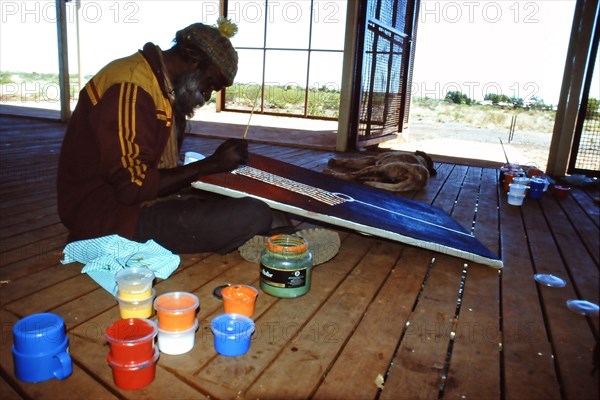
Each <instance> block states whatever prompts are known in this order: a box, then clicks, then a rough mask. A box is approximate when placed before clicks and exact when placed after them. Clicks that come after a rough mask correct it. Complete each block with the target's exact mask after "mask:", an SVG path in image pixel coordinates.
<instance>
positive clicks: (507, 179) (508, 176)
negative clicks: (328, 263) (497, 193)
mask: <svg viewBox="0 0 600 400" xmlns="http://www.w3.org/2000/svg"><path fill="white" fill-rule="evenodd" d="M517 176H519V175H518V173H516V172H506V173H505V174H504V182H503V183H504V190H506V191H507V192H508V190H509V188H508V185H510V184H511V183H512V182H513V179H514V178H515V177H517Z"/></svg>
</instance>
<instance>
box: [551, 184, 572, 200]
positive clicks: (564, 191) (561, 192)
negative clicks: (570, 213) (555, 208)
mask: <svg viewBox="0 0 600 400" xmlns="http://www.w3.org/2000/svg"><path fill="white" fill-rule="evenodd" d="M552 189H553V190H552V191H553V193H554V197H556V198H557V199H564V198H566V197H567V195H568V194H569V191H570V190H571V188H570V187H567V186H560V185H554V187H553V188H552Z"/></svg>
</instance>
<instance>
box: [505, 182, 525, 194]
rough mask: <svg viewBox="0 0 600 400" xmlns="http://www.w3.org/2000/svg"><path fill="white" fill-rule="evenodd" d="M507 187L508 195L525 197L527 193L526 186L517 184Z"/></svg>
mask: <svg viewBox="0 0 600 400" xmlns="http://www.w3.org/2000/svg"><path fill="white" fill-rule="evenodd" d="M508 187H509V189H510V193H511V194H512V195H514V196H525V192H526V191H527V186H525V185H520V184H518V183H511V184H510V185H508Z"/></svg>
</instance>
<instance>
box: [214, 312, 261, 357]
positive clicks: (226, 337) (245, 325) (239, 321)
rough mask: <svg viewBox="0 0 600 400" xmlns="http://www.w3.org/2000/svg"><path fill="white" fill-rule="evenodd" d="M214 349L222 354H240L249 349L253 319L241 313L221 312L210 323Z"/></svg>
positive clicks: (252, 331)
mask: <svg viewBox="0 0 600 400" xmlns="http://www.w3.org/2000/svg"><path fill="white" fill-rule="evenodd" d="M210 326H211V330H212V332H213V335H214V339H215V341H214V345H215V351H216V352H217V353H219V354H221V355H223V356H230V357H232V356H241V355H242V354H246V353H247V352H248V350H249V349H250V339H251V338H252V334H253V333H254V329H255V327H254V321H253V320H252V319H251V318H248V317H246V316H244V315H241V314H221V315H219V316H217V317H215V318H214V319H213V320H212V322H211V324H210Z"/></svg>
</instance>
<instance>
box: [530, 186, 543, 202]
mask: <svg viewBox="0 0 600 400" xmlns="http://www.w3.org/2000/svg"><path fill="white" fill-rule="evenodd" d="M543 196H544V190H543V189H534V188H529V191H528V192H527V197H529V198H530V199H535V200H537V199H541V198H542V197H543Z"/></svg>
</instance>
